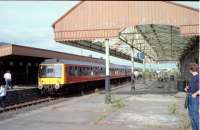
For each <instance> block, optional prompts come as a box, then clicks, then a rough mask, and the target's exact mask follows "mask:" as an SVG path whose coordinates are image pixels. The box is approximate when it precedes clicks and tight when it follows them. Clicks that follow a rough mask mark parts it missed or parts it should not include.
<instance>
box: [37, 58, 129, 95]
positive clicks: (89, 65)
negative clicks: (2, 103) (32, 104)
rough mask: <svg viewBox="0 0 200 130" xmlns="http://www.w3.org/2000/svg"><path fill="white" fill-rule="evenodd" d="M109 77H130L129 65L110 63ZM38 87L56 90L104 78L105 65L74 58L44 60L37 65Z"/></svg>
mask: <svg viewBox="0 0 200 130" xmlns="http://www.w3.org/2000/svg"><path fill="white" fill-rule="evenodd" d="M110 75H111V79H115V78H125V77H130V75H131V70H130V67H129V66H123V65H116V64H111V65H110ZM38 76H39V77H38V88H39V89H41V90H45V91H54V90H58V89H60V88H61V87H63V86H64V85H68V84H76V83H83V82H92V81H98V80H104V79H105V65H103V64H100V63H93V62H86V61H76V60H57V59H50V60H45V61H44V62H43V63H41V64H40V66H39V74H38Z"/></svg>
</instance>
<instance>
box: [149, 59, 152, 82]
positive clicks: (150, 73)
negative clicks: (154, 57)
mask: <svg viewBox="0 0 200 130" xmlns="http://www.w3.org/2000/svg"><path fill="white" fill-rule="evenodd" d="M151 76H152V67H151V58H150V70H149V81H151V78H152V77H151Z"/></svg>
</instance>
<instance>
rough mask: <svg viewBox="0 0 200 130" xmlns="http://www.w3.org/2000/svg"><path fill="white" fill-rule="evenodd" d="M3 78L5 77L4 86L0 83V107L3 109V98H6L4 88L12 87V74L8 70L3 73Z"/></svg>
mask: <svg viewBox="0 0 200 130" xmlns="http://www.w3.org/2000/svg"><path fill="white" fill-rule="evenodd" d="M4 79H5V86H4V85H1V86H0V105H1V109H5V100H6V90H7V89H10V88H13V87H12V84H11V82H12V76H11V73H10V71H9V70H8V71H6V73H5V74H4Z"/></svg>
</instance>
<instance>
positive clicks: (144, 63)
mask: <svg viewBox="0 0 200 130" xmlns="http://www.w3.org/2000/svg"><path fill="white" fill-rule="evenodd" d="M143 65H144V74H143V75H144V84H146V56H144V60H143Z"/></svg>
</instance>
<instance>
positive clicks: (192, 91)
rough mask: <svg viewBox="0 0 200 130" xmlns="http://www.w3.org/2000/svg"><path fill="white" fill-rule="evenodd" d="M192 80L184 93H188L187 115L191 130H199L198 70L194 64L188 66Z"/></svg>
mask: <svg viewBox="0 0 200 130" xmlns="http://www.w3.org/2000/svg"><path fill="white" fill-rule="evenodd" d="M189 70H190V73H191V74H192V79H191V81H190V84H189V86H186V88H185V91H186V92H187V93H188V113H189V117H190V120H191V125H192V130H199V92H200V91H199V73H198V71H199V69H198V65H197V64H195V63H190V64H189Z"/></svg>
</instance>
